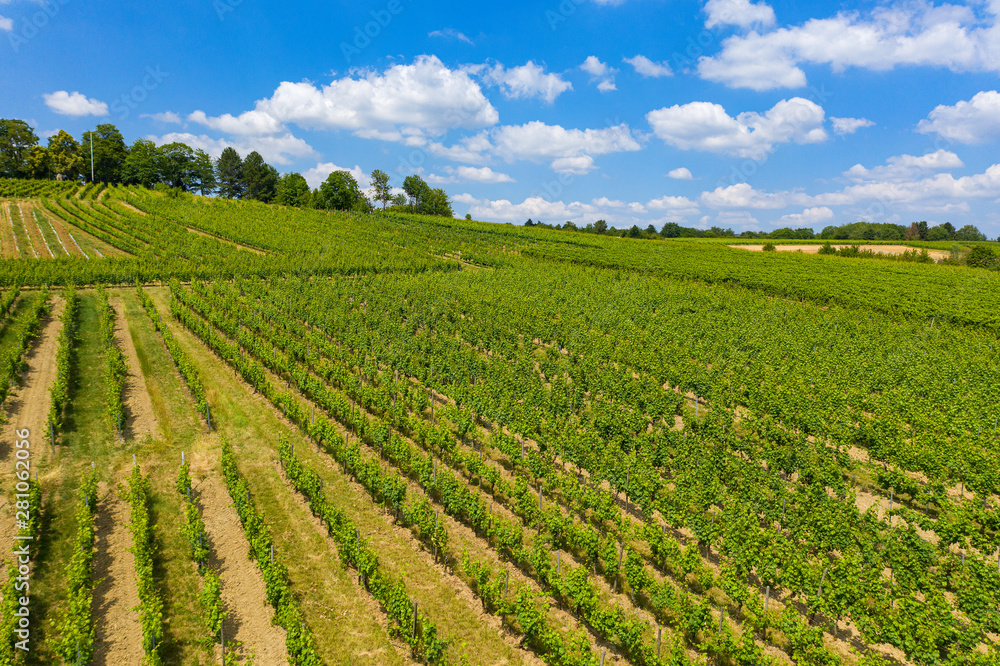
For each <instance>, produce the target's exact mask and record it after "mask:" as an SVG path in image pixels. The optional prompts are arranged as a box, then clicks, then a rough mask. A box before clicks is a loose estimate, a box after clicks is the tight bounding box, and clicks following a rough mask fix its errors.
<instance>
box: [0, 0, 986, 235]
mask: <svg viewBox="0 0 1000 666" xmlns="http://www.w3.org/2000/svg"><path fill="white" fill-rule="evenodd" d="M290 7H291V8H290ZM998 14H1000V0H975V1H972V2H969V3H968V4H950V5H949V4H941V3H930V2H919V1H913V0H909V1H906V2H898V3H897V2H888V3H871V2H845V3H839V4H833V3H823V4H819V3H798V2H783V1H777V0H775V1H773V2H770V3H767V2H764V1H763V0H761V1H758V2H755V3H754V2H750V0H707V2H697V1H687V0H677V1H673V2H666V1H663V0H617V1H614V0H612V1H608V0H600V1H599V0H551V1H548V2H533V3H525V2H506V3H471V2H462V3H458V2H435V3H431V2H420V1H419V0H387V1H382V0H378V1H375V2H357V1H354V2H327V3H309V2H303V3H296V4H294V5H290V4H289V3H277V2H266V1H264V0H197V1H191V0H178V1H175V2H171V3H164V2H151V3H142V4H138V3H137V4H133V3H120V2H105V1H103V0H92V1H90V2H83V1H82V0H50V1H49V2H37V1H36V0H0V117H8V118H11V117H13V118H23V119H26V120H28V121H29V122H30V123H31V124H32V125H33V126H34V127H35V128H36V130H37V131H38V132H39V134H41V135H47V134H48V133H51V132H53V131H55V130H58V129H66V130H67V131H69V132H71V133H73V134H74V135H76V136H79V135H80V134H81V133H82V132H84V131H86V130H88V129H91V128H93V126H94V125H95V124H97V123H99V122H112V123H115V124H117V125H118V127H119V128H120V129H121V130H122V132H123V134H124V135H125V137H126V139H127V140H129V141H130V142H131V141H132V140H134V139H136V138H140V137H149V138H154V139H155V140H157V141H172V140H181V141H185V142H186V143H188V144H189V145H192V146H193V147H200V148H205V149H207V150H209V152H212V153H213V154H218V153H219V152H220V151H221V150H222V148H224V147H225V146H228V145H232V146H235V147H236V148H237V149H238V150H240V152H241V153H242V154H244V155H245V154H246V153H247V152H249V151H250V150H258V151H259V152H261V154H262V155H264V157H265V159H267V160H268V161H269V162H271V163H272V164H274V165H275V166H276V167H277V168H278V169H279V170H280V171H298V172H300V173H303V174H304V175H306V177H307V179H308V180H310V181H311V182H312V184H313V185H316V184H318V182H320V181H321V180H322V179H323V178H324V177H325V175H326V174H327V173H329V171H330V170H332V169H334V168H344V169H351V170H355V171H356V172H357V175H358V176H359V179H360V180H361V181H362V184H365V179H364V174H366V173H370V172H371V171H372V170H373V169H376V168H381V169H383V170H385V171H387V172H388V173H389V174H390V175H391V176H392V181H393V184H395V185H397V186H398V185H400V184H401V183H402V180H403V177H404V176H405V175H408V174H409V173H419V174H421V175H422V176H423V177H424V178H425V179H426V180H427V181H428V182H431V183H435V184H440V186H441V187H444V188H445V189H446V190H447V191H448V193H449V194H451V195H452V197H453V199H454V200H455V202H456V203H455V209H456V213H458V214H465V213H466V212H471V213H472V215H473V216H474V217H475V218H477V219H484V220H491V221H506V222H514V223H518V224H520V223H522V222H524V221H525V220H526V219H527V218H529V217H530V218H532V219H535V220H541V221H544V222H550V223H562V222H564V221H566V220H573V221H574V222H576V223H578V224H585V223H587V222H591V221H594V220H596V219H600V218H603V219H606V220H608V221H609V222H611V223H612V224H614V225H615V226H629V225H631V224H639V225H640V226H642V227H645V226H646V225H648V224H653V225H654V226H656V227H659V226H660V225H662V224H663V223H665V222H678V223H681V224H684V225H688V226H698V227H705V228H707V227H708V226H712V225H719V226H724V227H732V228H734V229H735V230H736V231H741V230H744V229H771V228H775V227H777V226H811V227H814V228H817V229H820V228H822V227H823V226H826V225H828V224H842V223H846V222H854V221H857V220H859V219H866V220H872V221H891V222H898V223H902V224H908V223H909V222H911V221H914V220H928V221H931V222H935V223H939V222H945V221H950V222H952V223H953V224H955V225H956V226H961V225H964V224H970V223H971V224H976V225H977V226H979V227H980V229H982V230H983V231H985V232H986V233H987V234H988V235H989V236H990V237H995V236H998V235H1000V214H998V212H997V210H996V209H997V201H998V200H1000V165H998V164H997V163H998V162H1000V159H998V157H997V150H996V148H997V143H998V139H1000V94H998V93H997V92H996V91H997V89H998V85H997V74H998V72H1000V18H998Z"/></svg>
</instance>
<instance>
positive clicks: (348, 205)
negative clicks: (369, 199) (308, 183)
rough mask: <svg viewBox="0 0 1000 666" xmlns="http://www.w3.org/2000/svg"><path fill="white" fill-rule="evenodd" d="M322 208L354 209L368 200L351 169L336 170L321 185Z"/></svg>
mask: <svg viewBox="0 0 1000 666" xmlns="http://www.w3.org/2000/svg"><path fill="white" fill-rule="evenodd" d="M319 193H320V202H321V205H320V207H321V208H325V209H327V210H354V209H356V208H358V207H359V206H361V205H362V204H363V202H365V201H366V199H365V195H364V194H362V193H361V188H359V187H358V181H357V180H355V179H354V176H352V175H351V172H350V171H334V172H333V173H331V174H330V175H329V176H327V178H326V180H325V181H323V184H322V185H320V186H319Z"/></svg>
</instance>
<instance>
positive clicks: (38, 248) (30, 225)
mask: <svg viewBox="0 0 1000 666" xmlns="http://www.w3.org/2000/svg"><path fill="white" fill-rule="evenodd" d="M17 207H18V210H20V211H21V224H22V225H23V226H24V233H25V234H27V236H28V238H30V239H31V244H32V246H33V247H34V248H35V252H37V253H38V257H39V258H40V259H54V258H55V253H54V252H53V251H52V249H51V248H49V247H48V245H47V244H46V241H45V237H44V236H43V235H42V230H41V229H40V228H39V227H38V223H37V222H36V221H35V216H34V215H32V214H31V204H30V203H24V202H20V203H18V204H17Z"/></svg>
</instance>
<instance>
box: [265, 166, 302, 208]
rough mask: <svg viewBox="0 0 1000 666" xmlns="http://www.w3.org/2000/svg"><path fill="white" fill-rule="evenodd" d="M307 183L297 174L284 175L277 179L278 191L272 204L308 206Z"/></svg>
mask: <svg viewBox="0 0 1000 666" xmlns="http://www.w3.org/2000/svg"><path fill="white" fill-rule="evenodd" d="M310 194H311V193H310V191H309V183H307V182H306V179H305V178H303V177H302V174H299V173H286V174H284V175H283V176H281V177H280V178H279V179H278V191H277V194H276V195H275V197H274V203H277V204H281V205H282V206H296V207H298V208H305V207H307V206H309V196H310Z"/></svg>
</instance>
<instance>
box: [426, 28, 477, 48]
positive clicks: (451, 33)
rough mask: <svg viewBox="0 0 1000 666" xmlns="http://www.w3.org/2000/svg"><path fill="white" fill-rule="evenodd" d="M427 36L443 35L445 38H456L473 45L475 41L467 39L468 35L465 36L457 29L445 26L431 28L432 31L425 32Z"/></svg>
mask: <svg viewBox="0 0 1000 666" xmlns="http://www.w3.org/2000/svg"><path fill="white" fill-rule="evenodd" d="M427 36H428V37H443V38H446V39H447V38H451V39H457V40H458V41H460V42H465V43H466V44H469V45H470V46H475V43H474V42H473V41H472V40H471V39H469V38H468V37H466V36H465V34H464V33H461V32H459V31H458V30H455V29H454V28H445V29H444V30H433V31H431V32H429V33H427Z"/></svg>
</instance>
